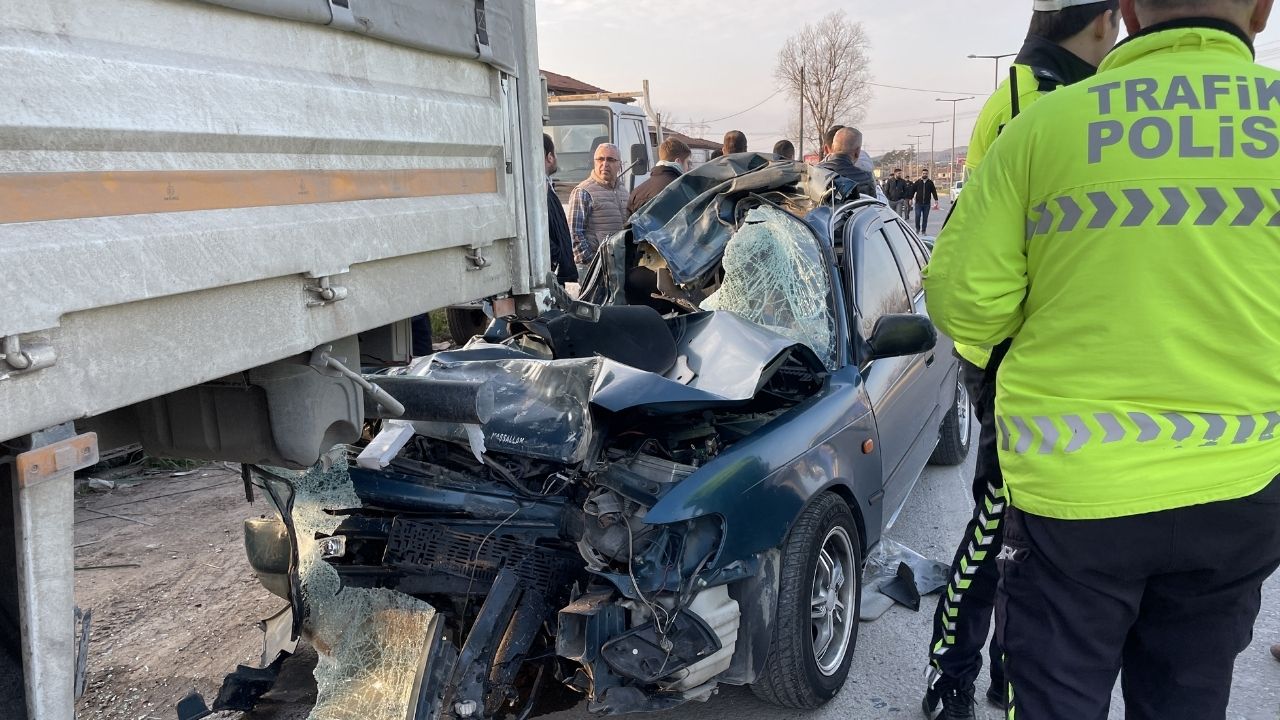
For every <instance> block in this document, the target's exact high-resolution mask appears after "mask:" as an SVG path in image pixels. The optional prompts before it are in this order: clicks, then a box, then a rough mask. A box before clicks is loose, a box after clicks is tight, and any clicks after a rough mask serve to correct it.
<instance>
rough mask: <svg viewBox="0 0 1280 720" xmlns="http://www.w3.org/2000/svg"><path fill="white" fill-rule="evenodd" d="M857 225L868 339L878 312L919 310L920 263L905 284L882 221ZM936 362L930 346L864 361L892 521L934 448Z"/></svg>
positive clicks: (859, 291)
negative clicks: (932, 422) (931, 434)
mask: <svg viewBox="0 0 1280 720" xmlns="http://www.w3.org/2000/svg"><path fill="white" fill-rule="evenodd" d="M889 222H893V221H889ZM859 226H860V227H858V228H857V229H855V230H854V234H855V235H856V237H854V238H851V239H852V240H853V241H854V243H853V246H854V248H855V255H854V288H855V290H854V295H855V297H856V298H857V307H858V317H857V318H856V322H855V323H854V324H855V326H856V330H857V332H858V334H859V336H860V337H861V338H862V339H863V340H866V339H868V338H870V337H871V333H872V331H873V330H874V328H875V324H876V321H877V320H879V319H880V318H881V317H882V316H884V315H891V314H900V313H912V312H917V301H918V303H919V306H918V307H919V308H920V309H923V292H922V291H920V290H918V289H917V288H916V287H915V286H916V285H918V284H919V279H918V278H917V277H915V276H918V275H919V265H918V264H915V261H914V259H912V262H913V266H914V267H915V273H914V275H913V276H912V289H913V290H915V292H914V293H913V292H911V291H909V290H908V282H907V279H906V278H905V277H904V276H903V271H902V265H900V264H899V262H898V258H897V256H896V255H895V254H894V251H893V248H892V245H891V242H890V238H889V233H888V232H886V229H885V222H884V221H882V220H880V219H878V218H877V219H876V220H874V221H873V222H870V223H865V224H862V223H860V224H859ZM908 249H909V247H908ZM913 295H916V296H918V298H917V297H913ZM864 346H865V345H864ZM935 364H937V363H936V355H935V352H934V351H930V352H928V353H923V354H920V355H909V356H905V357H895V358H883V359H879V360H869V361H866V362H864V363H863V364H862V373H863V378H864V380H865V381H866V387H867V394H868V396H869V398H870V401H871V407H872V410H873V412H874V413H875V417H876V427H877V431H878V434H879V436H880V452H881V457H882V459H883V463H884V493H885V496H884V507H885V514H886V517H888V518H890V524H891V523H892V519H893V518H895V517H896V515H897V511H898V510H899V508H901V506H902V504H903V502H904V501H905V500H906V497H907V495H908V493H909V492H910V491H911V488H912V486H913V485H914V484H915V482H916V480H917V479H918V478H919V473H920V469H921V468H923V466H924V463H925V462H926V461H927V460H928V455H929V453H930V452H932V446H931V445H928V444H927V442H928V441H929V440H930V439H929V438H925V437H923V435H924V431H925V429H926V427H927V426H928V425H929V423H930V420H931V418H932V415H933V414H934V413H935V412H936V410H937V405H938V398H937V391H936V386H934V385H933V384H931V383H930V382H929V377H930V371H931V369H932V367H933V366H934V365H935ZM932 440H936V438H933V439H932ZM922 453H923V457H921V455H922Z"/></svg>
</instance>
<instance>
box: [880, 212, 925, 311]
mask: <svg viewBox="0 0 1280 720" xmlns="http://www.w3.org/2000/svg"><path fill="white" fill-rule="evenodd" d="M883 232H884V234H885V237H887V238H888V240H889V247H891V248H893V254H894V255H896V256H897V258H898V266H899V267H900V268H901V269H902V277H903V278H904V279H906V281H907V294H908V295H909V296H911V297H913V298H914V297H915V296H916V294H918V293H919V292H920V291H921V289H922V284H923V279H922V278H921V277H920V261H919V260H918V259H917V258H916V254H915V253H914V252H913V251H912V250H911V242H910V241H909V240H907V234H906V232H904V231H903V230H902V228H901V227H900V226H899V225H898V223H896V222H892V223H885V224H884V230H883Z"/></svg>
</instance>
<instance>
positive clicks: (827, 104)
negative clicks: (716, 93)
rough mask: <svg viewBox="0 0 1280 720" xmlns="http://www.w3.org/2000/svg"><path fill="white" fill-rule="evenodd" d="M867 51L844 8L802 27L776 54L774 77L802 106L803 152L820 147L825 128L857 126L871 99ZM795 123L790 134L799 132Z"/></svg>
mask: <svg viewBox="0 0 1280 720" xmlns="http://www.w3.org/2000/svg"><path fill="white" fill-rule="evenodd" d="M870 51H871V39H870V38H869V37H868V36H867V32H866V30H865V29H864V28H863V27H862V23H860V22H855V21H852V20H850V19H849V18H848V17H847V16H845V14H844V11H843V10H837V11H835V12H832V13H829V14H827V15H826V16H825V17H823V18H822V19H821V20H819V21H818V22H817V23H816V24H811V25H805V26H804V28H802V29H801V30H800V32H798V33H796V34H795V35H792V36H791V37H790V38H789V39H788V40H787V42H786V44H785V45H783V46H782V49H781V50H779V51H778V65H777V67H776V68H775V69H774V77H775V78H776V79H777V81H778V83H779V85H780V87H781V88H782V89H783V90H784V91H786V92H787V93H788V95H790V97H791V99H792V100H793V101H795V102H798V103H800V104H801V105H802V106H803V108H804V124H805V128H804V131H805V149H806V152H807V151H808V150H809V149H810V148H812V149H814V150H817V149H818V148H819V147H820V145H821V137H822V132H823V131H824V130H826V129H827V128H829V127H831V126H832V125H835V124H840V125H856V124H857V123H859V122H861V121H862V119H863V118H864V117H865V116H866V107H867V103H868V102H869V101H870V100H871V86H870V85H869V83H870V82H871V72H870V71H869V70H868V69H867V67H868V65H869V55H870ZM802 68H803V70H804V72H803V74H804V84H803V86H802V85H801V82H800V77H801V69H802ZM796 122H798V120H793V121H792V123H793V126H792V128H791V129H792V135H793V136H794V135H795V134H798V128H795V127H794V124H795V123H796Z"/></svg>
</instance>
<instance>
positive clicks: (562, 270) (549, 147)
mask: <svg viewBox="0 0 1280 720" xmlns="http://www.w3.org/2000/svg"><path fill="white" fill-rule="evenodd" d="M542 151H543V153H544V157H543V159H542V162H543V165H544V166H545V167H546V169H547V229H548V231H549V235H550V237H551V271H552V272H554V273H555V274H556V280H559V281H560V284H561V285H563V284H564V283H571V282H578V267H577V266H576V265H574V264H573V238H572V237H571V236H570V235H569V220H568V219H567V218H566V217H565V214H564V206H563V205H561V204H560V198H559V197H556V189H555V185H554V184H553V183H552V181H551V176H552V175H554V174H556V172H558V171H559V170H560V164H559V163H558V162H556V144H555V142H553V141H552V140H551V136H550V135H548V134H546V133H543V134H542Z"/></svg>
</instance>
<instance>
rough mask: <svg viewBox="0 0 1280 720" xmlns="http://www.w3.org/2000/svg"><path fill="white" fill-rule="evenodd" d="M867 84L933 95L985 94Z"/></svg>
mask: <svg viewBox="0 0 1280 720" xmlns="http://www.w3.org/2000/svg"><path fill="white" fill-rule="evenodd" d="M867 84H868V85H870V86H872V87H878V88H889V89H890V90H907V91H909V92H923V93H934V94H935V95H936V94H939V93H941V94H943V95H986V94H987V93H985V92H981V93H976V92H956V91H955V90H929V89H926V88H913V87H903V86H901V85H885V84H884V83H873V82H869V83H867Z"/></svg>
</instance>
